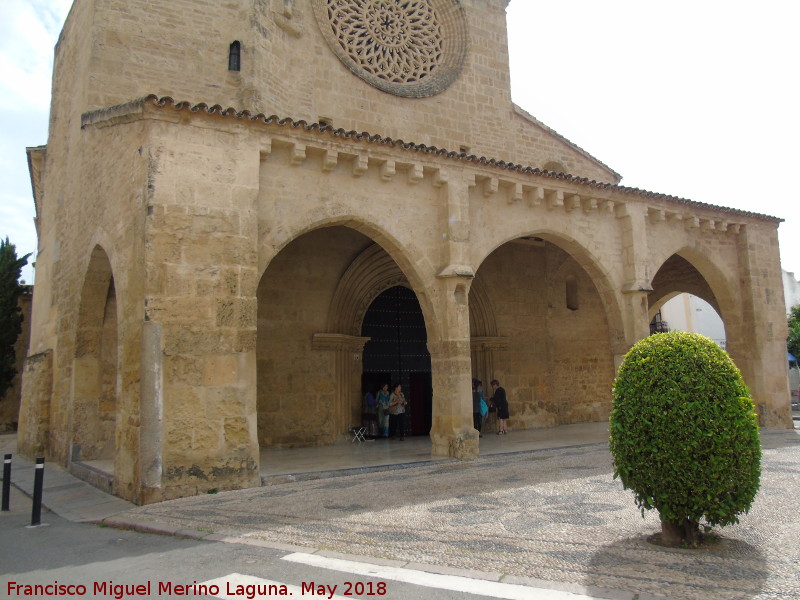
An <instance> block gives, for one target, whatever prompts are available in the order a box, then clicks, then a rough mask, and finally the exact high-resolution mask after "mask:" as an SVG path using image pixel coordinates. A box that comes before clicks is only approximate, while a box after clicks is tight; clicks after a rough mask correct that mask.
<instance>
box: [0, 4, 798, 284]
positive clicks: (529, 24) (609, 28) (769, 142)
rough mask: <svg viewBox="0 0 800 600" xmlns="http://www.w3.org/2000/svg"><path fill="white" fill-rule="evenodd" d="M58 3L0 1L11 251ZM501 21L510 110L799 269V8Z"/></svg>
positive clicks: (535, 7) (23, 207)
mask: <svg viewBox="0 0 800 600" xmlns="http://www.w3.org/2000/svg"><path fill="white" fill-rule="evenodd" d="M70 4H71V0H0V177H1V178H2V182H3V185H2V186H0V236H2V237H3V238H5V236H8V237H9V238H10V240H11V241H12V243H14V244H16V246H17V253H18V254H20V255H22V254H24V253H27V252H33V251H35V249H36V234H35V230H34V227H33V221H32V219H33V214H34V211H33V200H32V197H31V189H30V177H29V174H28V168H27V161H26V157H25V147H26V146H38V145H41V144H45V143H46V142H47V121H48V108H49V94H50V76H51V69H52V56H53V47H54V45H55V42H56V39H57V37H58V33H59V31H60V29H61V25H62V24H63V21H64V18H65V17H66V14H67V12H68V10H69V6H70ZM508 22H509V40H510V41H509V44H510V54H511V69H512V71H511V75H512V96H513V98H514V101H515V102H516V103H517V104H519V105H520V106H522V107H523V108H524V109H525V110H527V111H528V112H530V113H531V114H532V115H534V116H535V117H536V118H538V119H539V120H541V121H543V122H544V123H545V124H547V125H548V126H550V127H552V128H553V129H555V130H556V131H558V132H559V133H560V134H561V135H563V136H564V137H566V138H567V139H569V140H571V141H572V142H573V143H575V144H577V145H578V146H580V147H581V148H583V149H584V150H586V151H587V152H589V153H590V154H591V155H593V156H594V157H596V158H598V159H599V160H601V161H602V162H604V163H605V164H607V165H608V166H609V167H611V168H612V169H614V170H615V171H616V172H617V173H620V174H621V175H622V176H623V181H622V184H623V185H627V186H631V187H638V188H642V189H646V190H650V191H653V192H660V193H664V194H670V195H674V196H679V197H682V198H687V199H690V200H695V201H698V202H705V203H708V204H717V205H721V206H729V207H733V208H738V209H742V210H747V211H753V212H758V213H762V214H768V215H773V216H777V217H781V218H783V219H785V220H786V222H785V223H782V224H781V226H780V228H779V234H780V242H781V260H782V264H783V268H784V269H786V270H788V271H793V272H794V273H795V274H796V275H797V276H798V277H800V208H798V204H799V203H800V202H799V201H800V198H799V197H798V196H800V185H798V181H797V175H798V164H800V151H799V150H798V143H799V142H798V141H800V110H798V107H800V98H798V95H799V94H798V73H799V72H800V68H799V67H800V66H799V65H798V58H799V57H800V41H798V40H800V35H798V33H797V27H798V23H800V2H796V1H795V0H761V2H759V3H758V4H757V7H756V5H755V3H753V2H751V1H748V2H743V1H739V0H705V1H698V0H673V1H671V2H653V1H645V0H624V1H623V0H606V1H603V2H600V1H598V0H557V1H548V2H540V1H538V0H513V1H512V2H511V4H510V5H509V8H508ZM189 100H192V99H189ZM196 100H200V99H196ZM241 108H247V107H241ZM23 277H25V278H26V279H27V280H28V282H30V281H31V280H32V273H31V270H30V269H29V268H28V269H26V271H25V272H24V273H23Z"/></svg>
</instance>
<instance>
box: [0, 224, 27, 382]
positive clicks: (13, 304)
mask: <svg viewBox="0 0 800 600" xmlns="http://www.w3.org/2000/svg"><path fill="white" fill-rule="evenodd" d="M29 256H30V254H26V255H25V256H23V257H22V258H17V251H16V248H15V247H14V244H12V243H10V242H9V241H8V238H6V239H5V241H3V240H0V398H2V396H3V394H4V393H5V391H6V390H7V389H8V388H9V387H10V386H11V382H12V381H13V380H14V375H15V374H16V372H17V370H16V367H15V365H16V353H15V351H14V344H15V343H16V341H17V336H18V335H19V334H20V332H21V331H22V311H21V310H20V308H19V304H18V301H19V296H20V294H21V293H22V287H21V286H20V285H19V276H20V273H21V272H22V267H24V266H25V265H26V264H27V263H28V257H29Z"/></svg>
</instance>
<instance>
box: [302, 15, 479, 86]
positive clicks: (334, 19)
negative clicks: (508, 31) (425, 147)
mask: <svg viewBox="0 0 800 600" xmlns="http://www.w3.org/2000/svg"><path fill="white" fill-rule="evenodd" d="M313 2H314V13H315V15H316V18H317V23H318V24H319V27H320V30H321V31H322V34H323V37H325V40H326V42H327V43H328V45H329V46H330V48H331V49H332V50H333V51H334V53H335V54H336V55H337V56H338V57H339V59H340V60H341V61H342V62H343V63H344V64H345V65H346V66H347V67H348V68H349V69H350V70H351V71H352V72H353V73H355V74H356V75H358V76H359V77H361V78H362V79H364V80H365V81H367V82H368V83H370V84H371V85H373V86H375V87H377V88H379V89H381V90H383V91H385V92H389V93H391V94H395V95H398V96H407V97H425V96H433V95H434V94H438V93H439V92H441V91H443V90H444V89H446V88H447V87H448V86H449V85H450V84H451V83H452V82H453V81H454V80H455V79H456V77H458V74H459V73H460V72H461V68H462V66H463V63H464V60H465V58H466V50H467V26H466V17H465V15H464V10H463V8H462V7H461V5H460V3H459V2H456V1H453V0H313Z"/></svg>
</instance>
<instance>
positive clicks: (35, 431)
mask: <svg viewBox="0 0 800 600" xmlns="http://www.w3.org/2000/svg"><path fill="white" fill-rule="evenodd" d="M52 393H53V351H52V350H46V351H45V352H39V353H38V354H33V355H31V356H29V357H28V358H26V359H25V367H24V370H23V374H22V401H21V404H20V411H19V425H18V431H17V449H18V450H19V452H20V453H21V454H23V455H24V456H28V457H31V458H33V457H36V456H44V455H45V454H46V452H47V449H48V447H47V441H48V438H49V435H50V397H51V395H52Z"/></svg>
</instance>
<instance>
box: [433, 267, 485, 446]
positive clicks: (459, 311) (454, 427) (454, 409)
mask: <svg viewBox="0 0 800 600" xmlns="http://www.w3.org/2000/svg"><path fill="white" fill-rule="evenodd" d="M440 282H441V287H442V288H444V289H443V290H442V294H441V300H442V302H441V304H442V306H441V310H443V312H444V315H445V319H444V322H443V323H441V326H442V327H441V329H442V332H443V334H444V335H445V336H446V337H445V338H444V339H439V340H436V341H429V342H428V351H429V352H430V354H431V370H432V375H433V415H432V416H433V422H432V426H431V433H430V436H431V443H432V448H431V452H432V454H433V455H434V456H452V457H454V458H458V459H461V460H471V459H474V458H476V457H477V456H478V432H477V431H476V430H475V428H474V427H473V426H472V425H473V423H472V386H471V381H472V364H471V363H472V360H471V352H470V339H469V306H468V304H467V294H468V285H467V283H466V282H465V281H464V279H463V278H461V277H447V278H444V279H440Z"/></svg>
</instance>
